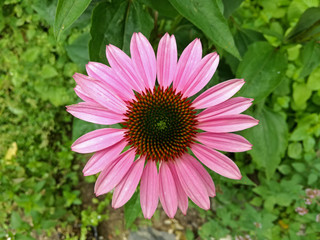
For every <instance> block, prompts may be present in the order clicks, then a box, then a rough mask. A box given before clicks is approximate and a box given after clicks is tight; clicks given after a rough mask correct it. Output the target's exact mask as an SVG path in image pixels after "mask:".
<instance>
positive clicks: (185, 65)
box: [173, 39, 202, 93]
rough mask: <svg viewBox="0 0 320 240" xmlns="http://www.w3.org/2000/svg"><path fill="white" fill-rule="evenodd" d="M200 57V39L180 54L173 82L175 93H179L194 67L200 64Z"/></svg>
mask: <svg viewBox="0 0 320 240" xmlns="http://www.w3.org/2000/svg"><path fill="white" fill-rule="evenodd" d="M201 57H202V46H201V42H200V39H195V40H193V41H192V42H191V43H190V44H189V45H188V46H187V47H186V48H185V49H184V50H183V52H182V54H181V56H180V58H179V61H178V65H177V70H176V74H175V78H174V80H173V88H174V89H175V90H176V92H177V93H178V92H181V91H182V90H183V89H184V87H185V85H186V80H187V79H188V77H189V76H190V75H191V74H192V72H193V71H194V69H195V66H196V65H197V64H198V63H199V62H200V60H201Z"/></svg>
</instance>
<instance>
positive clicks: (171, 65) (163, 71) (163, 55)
mask: <svg viewBox="0 0 320 240" xmlns="http://www.w3.org/2000/svg"><path fill="white" fill-rule="evenodd" d="M177 59H178V53H177V43H176V39H175V37H174V36H173V35H172V36H171V37H170V36H169V34H168V33H166V34H165V35H164V36H163V37H162V38H161V39H160V42H159V45H158V51H157V78H158V82H159V85H160V86H161V87H163V88H167V87H169V86H170V84H171V82H172V81H173V78H174V75H175V71H176V67H177Z"/></svg>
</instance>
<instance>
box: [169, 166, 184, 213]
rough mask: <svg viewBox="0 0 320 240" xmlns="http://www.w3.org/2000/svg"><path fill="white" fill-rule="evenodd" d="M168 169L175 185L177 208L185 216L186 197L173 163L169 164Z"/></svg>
mask: <svg viewBox="0 0 320 240" xmlns="http://www.w3.org/2000/svg"><path fill="white" fill-rule="evenodd" d="M169 167H170V170H171V173H172V176H173V180H174V182H175V184H176V189H177V194H178V206H179V208H180V210H181V212H182V213H183V214H184V215H186V214H187V210H188V196H187V194H186V193H185V191H184V190H183V187H182V185H181V183H180V180H179V177H178V174H177V171H176V168H175V166H174V164H173V163H171V162H169Z"/></svg>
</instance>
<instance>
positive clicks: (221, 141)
mask: <svg viewBox="0 0 320 240" xmlns="http://www.w3.org/2000/svg"><path fill="white" fill-rule="evenodd" d="M196 140H197V141H199V142H201V143H203V144H204V145H206V146H208V147H211V148H214V149H217V150H220V151H224V152H244V151H248V150H250V149H251V148H252V144H251V143H250V142H249V141H248V140H247V139H245V138H244V137H242V136H240V135H237V134H233V133H211V132H202V133H197V135H196Z"/></svg>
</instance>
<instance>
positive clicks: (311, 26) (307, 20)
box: [286, 7, 320, 42]
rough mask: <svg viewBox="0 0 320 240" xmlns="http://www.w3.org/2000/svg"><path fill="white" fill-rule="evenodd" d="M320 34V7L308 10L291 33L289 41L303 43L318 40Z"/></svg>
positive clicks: (288, 36) (288, 37)
mask: <svg viewBox="0 0 320 240" xmlns="http://www.w3.org/2000/svg"><path fill="white" fill-rule="evenodd" d="M319 34H320V7H313V8H309V9H307V10H306V11H305V12H304V13H303V14H302V15H301V17H300V19H299V22H298V23H297V25H296V26H295V27H294V28H293V29H292V30H291V31H290V32H289V34H288V35H287V37H286V40H287V41H295V42H303V41H307V40H310V39H311V38H317V37H318V36H319Z"/></svg>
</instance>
